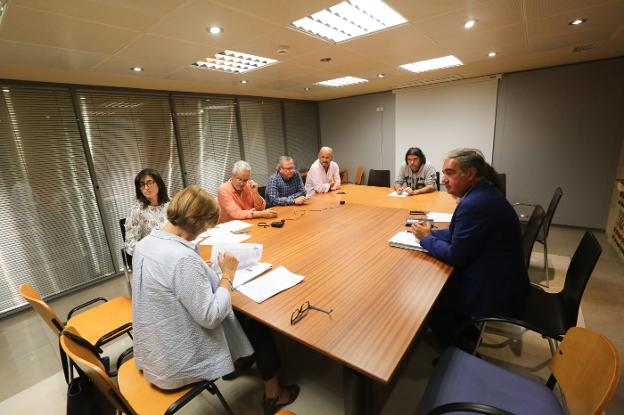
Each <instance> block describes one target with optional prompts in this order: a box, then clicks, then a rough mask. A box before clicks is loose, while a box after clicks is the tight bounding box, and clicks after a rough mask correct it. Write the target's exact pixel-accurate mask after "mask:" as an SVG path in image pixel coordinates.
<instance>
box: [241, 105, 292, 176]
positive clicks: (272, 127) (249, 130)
mask: <svg viewBox="0 0 624 415" xmlns="http://www.w3.org/2000/svg"><path fill="white" fill-rule="evenodd" d="M240 114H241V124H242V130H243V142H244V150H245V158H246V159H247V160H246V161H247V162H249V164H251V169H252V177H253V179H254V180H255V181H256V182H257V183H258V185H260V186H265V185H266V184H267V180H268V178H269V176H270V175H271V174H273V173H274V172H275V165H276V163H277V160H278V158H279V157H280V156H282V155H284V154H286V149H285V147H284V128H283V123H282V109H281V103H280V101H278V100H272V99H261V98H241V99H240ZM295 161H296V160H295Z"/></svg>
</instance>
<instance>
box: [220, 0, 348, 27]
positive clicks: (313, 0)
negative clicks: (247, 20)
mask: <svg viewBox="0 0 624 415" xmlns="http://www.w3.org/2000/svg"><path fill="white" fill-rule="evenodd" d="M340 1H341V0H305V1H301V0H299V1H293V0H264V1H249V0H214V3H219V4H221V5H223V6H226V7H229V8H231V9H235V10H237V11H240V12H242V13H245V14H249V15H252V16H255V17H259V18H261V19H266V20H270V21H272V22H274V23H276V24H278V25H282V26H286V25H288V24H289V23H291V22H293V21H295V20H299V19H301V18H302V17H305V16H308V15H310V14H313V13H316V12H318V11H320V10H323V9H326V8H328V7H330V6H333V5H334V4H338V3H340Z"/></svg>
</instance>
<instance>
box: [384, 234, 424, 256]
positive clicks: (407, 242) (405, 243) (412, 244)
mask: <svg viewBox="0 0 624 415" xmlns="http://www.w3.org/2000/svg"><path fill="white" fill-rule="evenodd" d="M388 243H389V244H390V246H394V247H396V248H404V249H413V250H415V251H422V252H427V250H426V249H425V248H423V247H422V246H420V241H419V240H418V239H416V236H414V234H413V233H411V232H408V231H401V232H399V233H397V234H396V235H394V236H393V237H392V238H390V240H389V241H388Z"/></svg>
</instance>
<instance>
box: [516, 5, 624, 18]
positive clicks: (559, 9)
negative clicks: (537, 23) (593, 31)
mask: <svg viewBox="0 0 624 415" xmlns="http://www.w3.org/2000/svg"><path fill="white" fill-rule="evenodd" d="M609 3H610V4H612V5H614V6H616V5H615V3H621V0H525V4H526V15H527V19H528V20H539V19H543V18H545V17H550V16H554V15H557V14H561V13H568V12H574V13H578V14H579V17H580V14H582V11H583V9H586V8H589V7H595V6H600V5H602V4H609Z"/></svg>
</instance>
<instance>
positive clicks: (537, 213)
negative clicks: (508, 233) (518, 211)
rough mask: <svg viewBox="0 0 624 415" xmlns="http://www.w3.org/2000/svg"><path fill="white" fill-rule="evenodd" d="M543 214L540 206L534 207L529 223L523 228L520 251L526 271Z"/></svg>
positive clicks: (542, 220)
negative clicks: (522, 253)
mask: <svg viewBox="0 0 624 415" xmlns="http://www.w3.org/2000/svg"><path fill="white" fill-rule="evenodd" d="M545 214H546V212H544V208H543V207H541V206H540V205H537V206H535V207H534V208H533V213H531V217H530V218H529V222H528V223H527V225H526V227H525V228H524V233H523V234H522V251H523V252H524V266H525V267H526V269H529V263H530V262H531V252H532V251H533V245H534V244H535V240H536V239H537V234H538V233H539V231H540V229H541V228H542V223H543V222H544V215H545Z"/></svg>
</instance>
